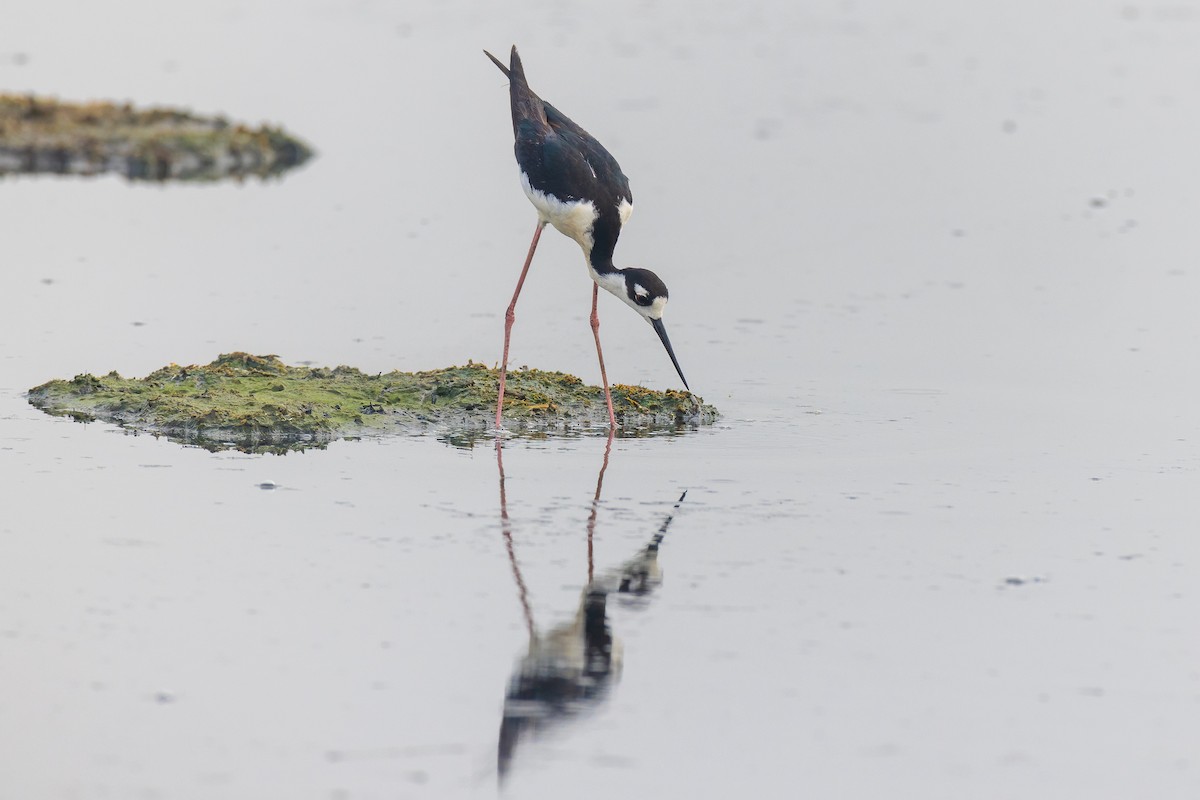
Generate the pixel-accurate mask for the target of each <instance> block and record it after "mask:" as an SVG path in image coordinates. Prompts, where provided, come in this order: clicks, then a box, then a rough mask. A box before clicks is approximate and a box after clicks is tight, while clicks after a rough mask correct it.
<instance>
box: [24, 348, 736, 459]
mask: <svg viewBox="0 0 1200 800" xmlns="http://www.w3.org/2000/svg"><path fill="white" fill-rule="evenodd" d="M498 379H499V376H498V374H497V372H496V370H494V369H489V368H488V367H485V366H483V365H481V364H472V363H468V364H467V365H466V366H464V367H448V368H446V369H437V370H430V371H428V372H389V373H384V374H379V375H367V374H364V373H363V372H360V371H359V370H357V369H354V368H353V367H336V368H333V369H329V368H309V367H289V366H287V365H285V364H284V363H283V362H281V361H280V360H279V359H278V358H277V357H275V356H252V355H249V354H247V353H230V354H228V355H223V356H221V357H219V358H218V359H217V360H216V361H214V362H212V363H211V364H206V365H204V366H189V367H181V366H178V365H176V364H172V365H171V366H168V367H163V368H162V369H160V370H157V371H156V372H153V373H151V374H150V375H147V376H146V377H145V378H122V377H121V376H120V375H118V374H117V373H115V372H110V373H109V374H107V375H101V376H99V377H97V376H95V375H77V376H75V377H74V378H72V379H71V380H69V381H66V380H55V381H50V382H49V383H44V384H42V385H41V386H38V387H36V388H34V389H30V390H29V402H30V403H32V404H33V405H35V406H37V407H38V408H40V409H42V410H43V411H46V412H47V413H50V414H56V415H68V416H72V417H74V418H76V419H80V420H85V421H90V420H95V419H99V420H104V421H107V422H113V423H116V424H118V425H122V426H124V427H126V428H130V429H133V430H138V431H147V432H150V433H156V434H164V435H166V436H168V437H171V438H173V439H177V440H181V441H184V442H186V443H189V444H199V445H202V446H205V447H209V448H213V449H224V448H238V449H262V450H286V449H296V448H297V447H311V446H320V445H322V444H324V443H326V442H329V441H331V440H333V439H339V438H343V437H347V436H361V435H364V434H370V433H389V432H391V433H412V432H417V431H421V430H428V429H430V428H434V429H439V430H445V431H459V432H468V431H484V430H487V429H489V428H491V427H492V426H493V424H494V421H495V420H494V417H495V408H496V392H497V381H498ZM612 395H613V406H614V408H615V410H616V413H617V418H618V420H619V421H620V423H621V426H622V428H623V429H629V430H631V431H632V430H637V429H642V430H645V429H659V430H664V429H667V430H670V429H679V428H686V427H689V426H696V425H700V424H708V423H711V422H713V420H715V419H716V417H717V411H716V409H714V408H713V407H712V406H707V405H704V404H703V403H702V402H701V400H700V399H699V398H697V397H696V396H694V395H691V394H688V393H686V392H675V391H667V392H658V391H654V390H651V389H642V388H639V387H636V386H621V385H616V386H613V387H612ZM607 419H608V412H607V410H606V407H605V404H604V391H603V390H602V389H601V388H599V387H596V386H585V385H584V384H583V382H582V381H580V380H579V379H578V378H576V377H574V376H572V375H566V374H564V373H561V372H544V371H542V370H536V369H525V370H510V371H509V373H508V383H507V387H506V389H505V394H504V421H505V426H506V427H507V428H510V429H518V430H526V431H554V430H559V431H568V430H578V429H582V428H587V427H591V426H594V425H598V424H606V423H607Z"/></svg>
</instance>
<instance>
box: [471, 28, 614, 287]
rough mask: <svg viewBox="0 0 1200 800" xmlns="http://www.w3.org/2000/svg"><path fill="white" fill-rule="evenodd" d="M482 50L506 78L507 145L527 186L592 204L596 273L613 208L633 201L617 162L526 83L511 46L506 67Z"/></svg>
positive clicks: (605, 267)
mask: <svg viewBox="0 0 1200 800" xmlns="http://www.w3.org/2000/svg"><path fill="white" fill-rule="evenodd" d="M485 52H486V51H485ZM487 55H488V57H489V58H491V59H492V61H493V62H494V63H495V64H496V66H497V67H499V68H500V69H501V71H503V72H504V73H505V74H506V75H507V76H508V79H509V84H508V86H509V99H510V102H511V105H512V118H513V137H514V139H515V142H514V145H513V150H514V152H515V153H516V157H517V164H518V165H520V167H521V171H522V172H524V173H525V174H526V175H527V176H528V178H529V185H530V186H532V187H533V188H534V189H537V190H538V191H540V192H545V193H546V194H549V195H552V196H554V197H556V198H558V199H559V200H561V201H565V202H570V201H575V200H589V201H591V202H592V203H593V204H594V205H595V207H596V213H597V217H596V221H595V223H594V225H593V227H592V239H593V246H592V250H591V252H590V253H589V254H588V257H589V259H590V260H591V263H592V265H593V267H594V268H595V269H596V270H597V271H598V272H608V271H610V270H612V269H613V266H612V254H613V250H614V248H616V246H617V237H619V236H620V234H621V216H620V213H619V211H618V208H619V206H620V204H621V201H622V200H624V201H625V202H627V203H630V204H632V203H633V192H631V191H630V189H629V179H628V178H627V177H625V173H624V172H622V171H621V165H620V164H618V163H617V160H616V159H615V158H613V156H612V154H611V153H609V152H608V151H607V150H605V149H604V146H603V145H602V144H600V142H598V141H596V139H595V137H593V136H592V135H591V134H589V133H588V132H587V131H586V130H584V129H583V128H582V127H580V126H579V125H578V124H576V123H575V122H574V121H572V120H571V118H570V117H568V116H567V115H566V114H564V113H562V112H561V111H559V110H558V109H557V108H555V107H554V106H552V105H551V104H550V103H547V102H545V101H543V100H542V99H541V98H540V97H538V96H537V94H536V93H534V91H533V90H532V89H530V88H529V83H528V82H527V81H526V80H525V70H524V67H523V66H522V64H521V57H520V56H519V55H517V48H516V46H514V47H513V49H512V53H511V56H510V59H509V66H508V68H505V67H504V65H503V64H501V63H500V61H499V60H498V59H497V58H496V57H495V56H493V55H492V54H491V53H488V54H487Z"/></svg>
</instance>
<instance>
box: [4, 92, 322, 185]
mask: <svg viewBox="0 0 1200 800" xmlns="http://www.w3.org/2000/svg"><path fill="white" fill-rule="evenodd" d="M311 155H312V150H311V149H310V148H309V147H308V145H306V144H304V143H303V142H301V141H300V140H298V139H295V138H293V137H292V136H290V135H288V134H287V133H285V132H284V131H282V130H280V129H279V128H269V127H266V126H263V127H260V128H249V127H246V126H245V125H238V124H233V123H230V122H228V121H227V120H225V119H223V118H221V117H199V116H195V115H193V114H190V113H188V112H186V111H178V110H173V109H162V108H150V109H134V108H133V107H131V106H130V105H129V104H114V103H60V102H58V101H57V100H48V99H43V98H37V97H32V96H26V95H4V94H0V175H3V174H8V173H38V172H48V173H58V174H72V175H95V174H98V173H102V172H115V173H117V174H120V175H124V176H125V177H127V178H129V179H131V180H155V181H162V180H215V179H218V178H225V177H238V176H244V175H258V176H260V177H264V176H267V175H273V174H277V173H280V172H282V171H284V170H285V169H288V168H290V167H294V166H296V165H298V164H301V163H303V162H304V161H305V160H307V159H308V158H309V157H310V156H311Z"/></svg>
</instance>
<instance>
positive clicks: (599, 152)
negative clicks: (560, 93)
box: [542, 100, 633, 203]
mask: <svg viewBox="0 0 1200 800" xmlns="http://www.w3.org/2000/svg"><path fill="white" fill-rule="evenodd" d="M542 107H543V109H544V110H545V112H546V121H547V122H548V123H550V128H551V130H553V131H554V132H555V133H558V134H560V135H562V136H563V137H564V138H565V139H567V140H569V141H571V142H573V143H574V146H575V147H576V148H577V149H578V150H579V151H580V152H582V153H584V154H585V157H586V158H587V161H588V163H589V164H590V165H591V167H592V169H594V170H595V171H596V180H597V181H600V182H603V183H605V184H609V185H610V186H611V187H612V188H613V189H614V190H615V194H616V195H617V196H618V202H619V201H620V200H622V199H623V200H625V201H627V202H629V203H633V192H632V191H630V189H629V178H627V177H625V173H624V172H622V171H621V165H620V164H618V163H617V159H615V158H613V155H612V153H610V152H608V150H606V149H605V148H604V145H602V144H600V142H598V141H596V137H594V136H592V135H591V134H590V133H588V132H587V131H585V130H584V129H583V128H582V127H581V126H580V125H579V124H578V123H576V122H575V121H574V120H572V119H571V118H570V117H568V116H567V115H566V114H564V113H562V112H561V111H559V110H558V109H557V108H555V107H554V106H552V105H551V104H550V103H547V102H546V101H544V100H543V101H542Z"/></svg>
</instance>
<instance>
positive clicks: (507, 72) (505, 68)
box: [483, 45, 517, 78]
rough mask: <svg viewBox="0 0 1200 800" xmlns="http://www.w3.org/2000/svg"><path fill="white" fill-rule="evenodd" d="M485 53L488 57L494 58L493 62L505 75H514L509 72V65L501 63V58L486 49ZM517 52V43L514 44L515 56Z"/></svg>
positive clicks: (509, 76)
mask: <svg viewBox="0 0 1200 800" xmlns="http://www.w3.org/2000/svg"><path fill="white" fill-rule="evenodd" d="M483 54H484V55H485V56H487V57H488V58H490V59H491V60H492V63H493V64H495V65H496V66H497V67H499V68H500V71H501V72H503V73H504V75H505V77H508V78H511V77H512V73H511V72H509V70H508V67H506V66H504V65H503V64H501V63H500V59H498V58H496V57H495V56H494V55H492V54H491V53H489V52H488V51H487V50H484V51H483ZM516 54H517V47H516V45H513V56H514V57H515V56H516Z"/></svg>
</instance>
